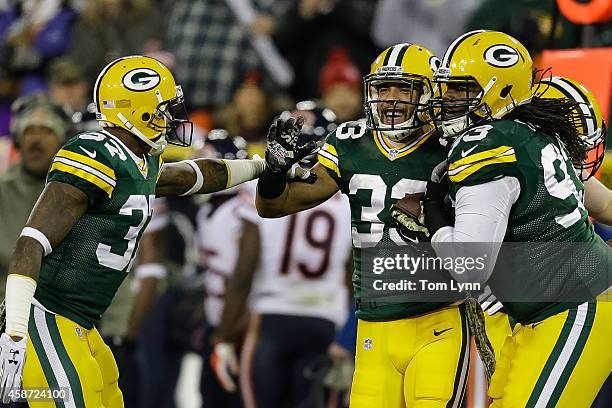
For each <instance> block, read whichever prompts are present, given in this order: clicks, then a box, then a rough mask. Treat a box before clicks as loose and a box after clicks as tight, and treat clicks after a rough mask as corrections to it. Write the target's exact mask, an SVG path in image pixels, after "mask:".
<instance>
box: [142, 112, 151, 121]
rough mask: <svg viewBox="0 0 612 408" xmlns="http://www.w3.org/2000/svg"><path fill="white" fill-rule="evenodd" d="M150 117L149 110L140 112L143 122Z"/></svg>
mask: <svg viewBox="0 0 612 408" xmlns="http://www.w3.org/2000/svg"><path fill="white" fill-rule="evenodd" d="M150 119H151V114H150V113H149V112H145V113H143V114H142V120H143V121H144V122H148V121H149V120H150Z"/></svg>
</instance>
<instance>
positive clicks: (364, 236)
mask: <svg viewBox="0 0 612 408" xmlns="http://www.w3.org/2000/svg"><path fill="white" fill-rule="evenodd" d="M446 153H447V150H446V149H445V148H443V147H442V146H441V145H440V143H439V139H438V137H437V135H436V134H431V133H430V134H429V135H426V136H422V137H420V138H417V139H416V140H414V141H412V142H410V143H409V144H407V145H402V146H391V145H390V144H389V142H388V141H387V140H386V139H384V138H383V137H382V135H380V134H379V133H378V132H372V131H370V130H368V129H367V128H366V123H365V119H363V120H359V121H356V122H347V123H344V124H342V125H340V126H339V127H338V128H337V129H336V130H335V131H334V132H332V133H331V134H330V135H329V136H328V137H327V140H326V143H325V145H324V146H323V148H322V149H321V150H320V151H319V154H318V161H319V163H320V164H321V165H323V166H324V167H325V168H326V169H327V171H328V172H329V174H330V175H331V176H332V177H333V178H334V180H336V182H337V184H338V186H339V188H340V191H342V193H344V194H346V195H347V196H348V198H349V202H350V207H351V225H352V235H353V258H354V266H355V269H354V273H353V288H354V293H355V300H356V303H357V317H358V318H359V319H363V320H393V319H400V318H405V317H410V316H416V315H419V314H422V313H426V312H429V311H432V310H436V309H439V308H440V307H443V306H446V305H448V304H450V303H452V302H451V301H448V302H417V301H410V294H409V293H406V302H405V303H400V302H385V301H384V300H372V299H365V298H363V292H364V288H363V280H364V279H363V277H364V273H370V274H371V273H372V271H364V270H362V261H363V256H362V254H361V252H362V249H364V248H367V247H379V248H381V251H387V254H388V255H390V256H393V247H395V246H397V245H405V242H404V241H403V240H402V238H401V237H400V236H399V234H398V232H397V229H396V228H395V227H394V223H393V220H392V218H391V215H390V209H391V206H392V205H393V204H394V203H395V202H396V201H397V200H398V199H400V198H403V197H404V195H406V194H411V193H423V192H424V191H425V188H426V186H427V181H428V180H429V179H430V177H431V172H432V170H433V168H434V167H435V166H436V165H437V164H439V163H440V162H441V161H443V160H444V159H445V158H446ZM385 248H386V249H385Z"/></svg>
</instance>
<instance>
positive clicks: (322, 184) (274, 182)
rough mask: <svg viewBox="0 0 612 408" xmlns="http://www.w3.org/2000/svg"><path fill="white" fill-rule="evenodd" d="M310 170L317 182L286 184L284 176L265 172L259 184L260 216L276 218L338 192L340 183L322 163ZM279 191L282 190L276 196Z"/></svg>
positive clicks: (258, 207) (258, 208)
mask: <svg viewBox="0 0 612 408" xmlns="http://www.w3.org/2000/svg"><path fill="white" fill-rule="evenodd" d="M310 172H311V173H313V174H314V175H316V179H315V182H314V183H304V182H293V183H287V178H286V177H284V176H274V175H269V174H267V172H264V173H263V174H262V175H261V176H260V178H259V183H258V184H257V197H256V201H255V205H256V206H257V212H258V213H259V215H260V216H262V217H264V218H276V217H283V216H285V215H289V214H293V213H296V212H298V211H303V210H307V209H309V208H312V207H316V206H317V205H319V204H321V203H322V202H324V201H326V200H328V199H329V198H330V197H331V196H333V195H334V194H335V193H336V192H337V191H338V189H339V188H338V184H337V183H336V181H335V180H334V179H333V178H332V177H331V176H330V175H329V173H328V172H327V170H326V169H325V168H324V167H323V166H322V165H320V164H318V163H317V164H316V165H315V166H314V167H313V168H312V170H310ZM278 191H282V193H280V195H277V196H276V197H274V195H275V194H278V193H277V192H278Z"/></svg>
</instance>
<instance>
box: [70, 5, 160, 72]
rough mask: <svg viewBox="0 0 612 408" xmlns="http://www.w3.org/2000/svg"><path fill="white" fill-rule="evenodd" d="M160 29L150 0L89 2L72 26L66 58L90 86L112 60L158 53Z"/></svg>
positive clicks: (156, 12)
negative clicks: (126, 56) (74, 63)
mask: <svg viewBox="0 0 612 408" xmlns="http://www.w3.org/2000/svg"><path fill="white" fill-rule="evenodd" d="M163 27H164V25H163V20H162V13H161V11H160V7H158V6H156V5H155V4H154V1H153V0H96V1H89V2H88V3H87V7H85V8H84V9H83V12H82V13H81V15H80V16H79V18H78V20H77V22H76V24H75V25H74V31H73V36H72V43H71V44H70V51H69V55H70V57H71V58H72V60H73V61H79V65H80V66H81V68H82V69H83V70H84V71H85V76H86V78H87V79H88V80H89V82H90V83H92V84H93V83H94V81H95V80H96V78H97V76H98V73H99V72H100V71H101V69H102V68H104V66H105V65H106V64H107V63H109V62H110V61H112V60H114V59H115V58H118V57H121V56H124V55H133V54H144V53H147V52H153V51H158V50H160V49H161V41H162V38H163V36H164V29H163Z"/></svg>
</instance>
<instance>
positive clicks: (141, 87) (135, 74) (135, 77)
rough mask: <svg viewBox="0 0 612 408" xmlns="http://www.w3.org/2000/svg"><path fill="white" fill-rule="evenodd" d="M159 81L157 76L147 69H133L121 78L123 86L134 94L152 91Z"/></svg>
mask: <svg viewBox="0 0 612 408" xmlns="http://www.w3.org/2000/svg"><path fill="white" fill-rule="evenodd" d="M159 81H160V78H159V74H158V73H157V72H155V71H153V70H152V69H149V68H137V69H133V70H131V71H130V72H128V73H126V74H125V76H124V77H123V85H124V86H125V87H126V88H127V89H129V90H132V91H136V92H141V91H148V90H149V89H153V88H155V87H156V86H157V85H158V84H159Z"/></svg>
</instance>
